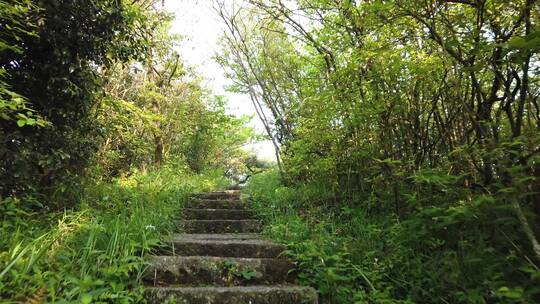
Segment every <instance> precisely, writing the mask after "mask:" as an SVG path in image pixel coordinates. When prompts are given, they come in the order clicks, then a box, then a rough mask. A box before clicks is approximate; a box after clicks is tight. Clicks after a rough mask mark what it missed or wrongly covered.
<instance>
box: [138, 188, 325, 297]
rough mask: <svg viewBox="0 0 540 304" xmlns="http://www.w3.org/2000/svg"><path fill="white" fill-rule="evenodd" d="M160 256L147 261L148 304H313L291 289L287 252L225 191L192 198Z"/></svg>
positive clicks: (305, 290) (236, 195) (305, 293)
mask: <svg viewBox="0 0 540 304" xmlns="http://www.w3.org/2000/svg"><path fill="white" fill-rule="evenodd" d="M183 215H184V219H183V220H181V221H179V222H178V227H179V229H180V230H181V231H182V232H183V233H182V234H175V235H174V236H173V238H172V240H171V243H170V248H169V249H168V250H166V251H165V252H162V254H163V255H158V256H153V257H151V264H152V265H151V267H150V268H149V269H148V271H147V272H146V275H145V277H144V281H145V283H146V285H147V287H146V288H145V294H146V298H147V300H148V302H149V303H182V304H316V303H318V302H317V293H316V292H315V290H314V289H312V288H309V287H302V286H295V285H293V284H292V282H293V281H294V278H293V277H292V276H291V275H290V273H289V270H290V269H291V268H292V265H291V264H290V262H289V261H288V260H287V259H285V258H282V257H280V254H281V252H282V251H283V250H285V246H283V245H281V244H276V243H273V242H270V241H267V240H264V239H263V238H262V237H261V235H260V234H259V232H260V230H261V223H260V221H258V220H257V219H256V217H255V213H254V212H253V211H251V210H249V209H248V208H247V205H246V203H245V202H243V201H241V200H240V192H239V191H234V190H229V191H220V192H210V193H200V194H197V195H195V196H194V197H192V198H191V200H190V201H189V203H188V205H187V206H186V208H185V209H184V210H183Z"/></svg>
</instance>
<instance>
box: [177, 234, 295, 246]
mask: <svg viewBox="0 0 540 304" xmlns="http://www.w3.org/2000/svg"><path fill="white" fill-rule="evenodd" d="M171 241H172V242H174V243H199V244H209V243H212V244H237V245H242V244H254V245H277V246H283V247H285V246H284V245H281V244H278V243H275V242H272V241H269V240H266V239H264V238H261V235H260V234H258V233H216V234H213V235H212V234H198V233H197V234H174V235H173V237H172V238H171Z"/></svg>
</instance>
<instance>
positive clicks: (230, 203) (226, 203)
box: [185, 199, 249, 210]
mask: <svg viewBox="0 0 540 304" xmlns="http://www.w3.org/2000/svg"><path fill="white" fill-rule="evenodd" d="M185 207H186V208H190V209H235V210H249V209H247V204H246V203H245V202H243V201H241V200H205V199H192V200H190V201H189V202H188V203H187V204H186V206H185Z"/></svg>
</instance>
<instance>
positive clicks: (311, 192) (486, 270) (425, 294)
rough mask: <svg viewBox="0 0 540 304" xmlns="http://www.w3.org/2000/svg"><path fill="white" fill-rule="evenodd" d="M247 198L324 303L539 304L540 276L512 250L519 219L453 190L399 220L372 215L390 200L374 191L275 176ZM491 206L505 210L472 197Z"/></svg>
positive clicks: (251, 188)
mask: <svg viewBox="0 0 540 304" xmlns="http://www.w3.org/2000/svg"><path fill="white" fill-rule="evenodd" d="M454 190H455V191H458V190H459V189H457V188H456V189H454ZM403 191H405V190H403ZM411 191H412V190H411ZM245 193H246V194H248V195H249V197H250V200H251V201H252V203H253V205H254V207H255V208H256V210H257V212H258V214H259V215H260V216H261V217H262V218H263V220H264V221H265V230H264V233H265V234H266V235H268V236H269V237H270V238H272V239H275V240H278V241H280V242H284V243H285V244H287V246H288V250H287V252H286V255H287V256H288V257H290V258H291V259H292V260H293V261H294V262H295V263H296V266H297V267H296V272H297V276H298V280H299V283H301V284H304V285H311V286H313V287H315V288H316V289H318V290H319V292H320V296H321V303H322V304H329V303H331V304H337V303H340V304H341V303H343V304H345V303H374V304H375V303H376V304H379V303H443V304H446V303H452V304H454V303H483V304H488V303H538V302H536V301H537V300H538V299H539V296H540V288H539V287H538V286H540V272H539V271H538V268H537V267H536V266H535V264H534V262H532V260H531V259H529V257H528V256H527V255H526V253H524V252H523V251H522V249H520V248H519V247H513V245H512V244H511V243H512V242H511V241H510V240H512V239H515V238H516V237H521V235H520V234H519V233H518V232H516V231H518V230H516V229H515V227H517V224H516V223H515V221H514V222H513V221H512V220H511V218H510V217H507V218H506V219H507V223H506V222H505V223H501V222H494V221H493V220H490V218H494V217H493V215H492V214H491V215H490V214H489V213H485V212H483V211H482V210H476V211H475V212H472V211H467V210H466V209H464V208H463V206H462V205H463V202H461V201H457V200H456V201H454V197H453V196H452V195H450V192H448V191H447V192H445V193H442V195H435V194H432V195H431V196H430V197H427V196H425V195H424V198H425V199H426V200H427V201H430V200H431V201H432V202H435V201H436V202H437V206H436V207H429V206H427V205H426V206H425V207H423V208H418V210H417V211H414V212H411V213H410V214H408V215H404V216H402V217H400V218H399V217H398V216H395V215H393V214H392V213H391V212H381V211H374V209H375V210H376V209H377V207H378V208H379V209H380V206H381V205H382V204H384V203H385V202H383V201H380V199H378V198H377V196H376V195H367V196H364V197H363V198H357V199H351V200H349V201H336V200H335V197H333V195H332V194H331V193H332V191H331V190H330V189H327V188H326V187H325V185H320V184H304V185H297V186H284V185H283V184H281V182H280V178H279V176H278V174H277V172H275V171H269V172H265V173H262V174H258V175H255V176H253V177H252V179H250V182H249V185H248V186H247V188H246V190H245ZM434 193H435V192H434ZM401 195H402V196H405V197H408V199H409V200H411V197H412V194H411V193H401ZM485 203H489V207H490V208H494V206H497V204H496V203H497V201H496V200H493V199H492V198H491V199H488V198H486V196H478V197H476V198H473V199H471V205H472V206H475V207H477V208H479V209H480V208H482V206H481V204H485ZM370 206H375V207H370ZM495 209H496V208H495ZM489 210H492V209H489ZM501 212H505V211H504V210H503V211H501ZM498 218H500V216H499V217H498ZM494 227H498V228H497V229H499V230H497V231H492V230H493V229H494ZM503 233H504V235H503ZM516 243H517V242H516Z"/></svg>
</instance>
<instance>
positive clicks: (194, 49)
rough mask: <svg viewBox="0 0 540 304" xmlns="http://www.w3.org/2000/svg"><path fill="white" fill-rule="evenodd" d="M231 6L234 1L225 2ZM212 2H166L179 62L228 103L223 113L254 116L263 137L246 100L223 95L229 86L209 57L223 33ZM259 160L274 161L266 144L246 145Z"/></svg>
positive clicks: (221, 72)
mask: <svg viewBox="0 0 540 304" xmlns="http://www.w3.org/2000/svg"><path fill="white" fill-rule="evenodd" d="M229 1H231V3H232V2H233V1H234V0H229ZM211 5H212V0H166V1H165V8H166V9H167V10H168V11H170V12H172V13H174V14H175V20H174V22H173V26H172V31H173V33H175V34H180V35H182V36H183V37H184V39H183V41H182V43H181V46H180V47H179V49H178V51H179V52H180V54H181V55H182V58H184V60H185V61H186V62H187V63H188V64H189V65H192V66H195V69H196V71H197V72H198V73H199V74H201V75H203V76H204V77H205V78H206V83H205V85H206V86H208V87H209V88H211V89H212V90H213V91H214V93H215V94H218V95H223V96H225V97H226V98H227V100H228V107H227V112H228V113H230V114H234V115H236V116H241V115H245V114H248V115H254V118H253V120H252V122H251V125H252V126H253V127H255V129H256V130H258V131H259V132H261V133H263V131H264V127H263V125H262V123H261V122H260V120H259V119H258V117H257V116H256V115H255V109H254V108H253V105H252V104H251V101H250V100H249V96H247V95H243V94H233V93H230V92H226V91H225V88H224V87H225V86H226V85H227V84H229V83H230V81H229V80H228V79H226V78H225V76H224V72H223V69H222V68H221V67H220V66H219V64H217V63H216V62H215V61H214V60H213V59H212V57H213V56H214V54H215V53H217V52H218V51H219V46H218V44H217V41H218V39H219V37H220V35H221V33H223V31H224V24H223V23H221V21H220V20H219V16H217V14H216V13H215V12H214V11H213V10H212V7H211ZM250 148H253V149H254V150H255V151H256V152H257V155H258V156H259V157H260V158H266V159H275V155H274V148H273V146H272V144H271V142H270V141H264V142H260V143H256V144H252V145H250Z"/></svg>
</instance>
